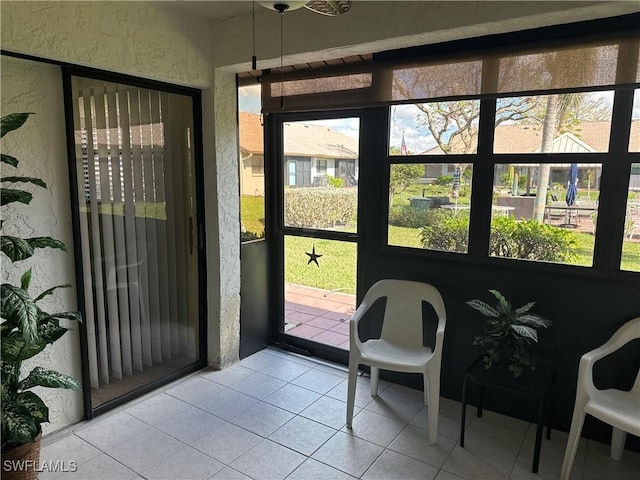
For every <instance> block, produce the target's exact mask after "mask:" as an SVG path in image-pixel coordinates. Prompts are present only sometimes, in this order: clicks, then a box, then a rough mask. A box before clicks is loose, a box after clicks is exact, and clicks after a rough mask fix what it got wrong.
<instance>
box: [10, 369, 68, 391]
mask: <svg viewBox="0 0 640 480" xmlns="http://www.w3.org/2000/svg"><path fill="white" fill-rule="evenodd" d="M36 386H38V387H48V388H68V389H70V390H80V384H79V383H78V381H77V380H76V379H75V378H73V377H70V376H69V375H64V374H62V373H58V372H56V371H55V370H45V369H44V368H42V367H35V368H34V369H33V370H31V372H30V373H29V375H27V377H26V378H25V379H24V380H22V381H21V382H20V387H19V388H20V389H21V390H27V389H28V388H31V387H36Z"/></svg>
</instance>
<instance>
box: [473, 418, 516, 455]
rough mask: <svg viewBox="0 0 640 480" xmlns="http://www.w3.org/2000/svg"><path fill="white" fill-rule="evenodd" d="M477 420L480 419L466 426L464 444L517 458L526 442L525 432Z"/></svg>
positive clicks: (475, 419)
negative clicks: (489, 424)
mask: <svg viewBox="0 0 640 480" xmlns="http://www.w3.org/2000/svg"><path fill="white" fill-rule="evenodd" d="M477 420H479V419H477V418H474V419H473V421H472V422H471V423H470V424H469V426H468V427H467V428H466V430H465V433H464V446H465V447H467V446H476V447H478V448H482V449H483V450H487V451H489V452H492V453H495V454H496V455H502V456H509V457H513V459H514V460H515V458H516V457H517V456H518V452H519V451H520V447H521V446H522V444H523V443H524V437H525V433H522V432H518V431H516V430H509V429H507V428H503V427H500V426H497V425H492V426H491V427H488V425H487V424H486V423H481V422H478V421H477Z"/></svg>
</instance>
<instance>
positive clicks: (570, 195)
mask: <svg viewBox="0 0 640 480" xmlns="http://www.w3.org/2000/svg"><path fill="white" fill-rule="evenodd" d="M577 196H578V165H577V164H576V163H572V164H571V168H570V169H569V184H568V185H567V194H566V195H565V197H564V201H565V202H567V207H573V206H574V205H575V203H576V197H577ZM566 213H567V215H566V218H565V226H567V227H572V228H575V227H576V225H575V224H573V223H571V211H570V210H569V209H567V212H566Z"/></svg>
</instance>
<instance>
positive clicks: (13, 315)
mask: <svg viewBox="0 0 640 480" xmlns="http://www.w3.org/2000/svg"><path fill="white" fill-rule="evenodd" d="M0 292H1V297H2V301H1V312H2V318H5V319H6V320H7V321H8V322H10V324H11V325H15V326H17V327H18V329H19V330H20V332H22V338H24V341H25V343H26V344H27V345H31V344H32V343H34V342H35V341H36V339H37V337H38V314H39V308H38V306H37V305H36V304H35V302H34V301H33V299H32V298H31V297H30V296H29V294H28V293H27V292H26V291H25V290H23V289H21V288H18V287H15V286H13V285H11V284H8V283H3V284H2V286H0Z"/></svg>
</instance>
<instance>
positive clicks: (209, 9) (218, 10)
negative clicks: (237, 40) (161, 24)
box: [159, 0, 264, 20]
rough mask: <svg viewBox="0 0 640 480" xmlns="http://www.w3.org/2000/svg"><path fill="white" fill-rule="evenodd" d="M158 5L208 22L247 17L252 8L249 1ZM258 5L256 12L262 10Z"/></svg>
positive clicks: (164, 2)
mask: <svg viewBox="0 0 640 480" xmlns="http://www.w3.org/2000/svg"><path fill="white" fill-rule="evenodd" d="M159 3H162V4H164V5H165V6H167V4H169V3H170V4H171V5H170V7H171V8H175V9H179V10H182V11H183V12H185V13H189V14H190V15H193V16H196V17H199V18H206V19H208V20H219V19H222V18H229V17H237V16H240V15H248V14H249V13H251V11H252V8H253V2H252V1H250V0H236V1H233V2H230V1H218V0H214V1H195V2H194V1H181V0H178V1H171V2H166V1H161V2H159ZM262 8H264V7H261V6H260V5H257V4H256V11H257V10H258V9H262Z"/></svg>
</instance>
